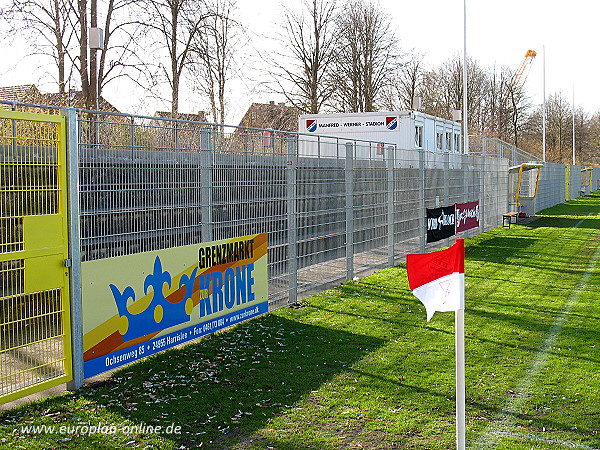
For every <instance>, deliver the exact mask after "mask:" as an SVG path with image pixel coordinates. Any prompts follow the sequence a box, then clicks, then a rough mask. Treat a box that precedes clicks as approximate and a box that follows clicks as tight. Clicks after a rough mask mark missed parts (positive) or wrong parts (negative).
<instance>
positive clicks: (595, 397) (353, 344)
mask: <svg viewBox="0 0 600 450" xmlns="http://www.w3.org/2000/svg"><path fill="white" fill-rule="evenodd" d="M540 216H542V217H541V218H540V219H539V220H536V221H534V222H532V223H530V224H528V225H517V226H513V227H511V228H510V229H508V228H497V229H495V230H492V231H491V232H488V233H485V234H482V235H479V236H477V237H475V238H472V239H468V240H466V268H465V276H466V284H467V288H466V305H467V307H466V311H465V323H466V325H465V332H466V391H467V446H468V447H469V448H473V449H480V448H481V449H484V448H496V449H562V448H582V449H598V448H600V352H599V348H600V303H599V300H600V295H599V292H598V291H599V286H600V264H599V263H598V259H599V258H600V195H599V193H596V194H595V195H593V196H592V197H583V198H579V199H577V200H573V201H570V202H567V203H565V204H562V205H559V206H557V207H555V208H552V209H549V210H546V211H543V212H542V213H541V214H540ZM454 383H455V380H454V314H453V313H436V314H435V316H434V318H433V319H432V320H431V322H426V318H425V311H424V308H423V307H422V305H421V304H420V303H419V301H418V300H417V299H416V298H415V297H413V296H412V294H411V292H410V290H409V289H408V283H407V279H406V271H405V269H404V268H403V267H397V268H392V269H387V270H384V271H381V272H379V273H377V274H375V275H373V276H370V277H368V278H364V279H362V280H360V281H357V282H349V283H346V284H344V285H342V286H339V287H337V288H335V289H331V290H329V291H327V292H324V293H322V294H320V295H317V296H314V297H311V298H310V299H308V300H305V301H303V302H302V303H301V305H299V307H296V308H284V309H281V310H278V311H276V312H274V313H271V314H268V315H266V316H262V317H260V318H257V319H255V320H252V321H250V322H247V323H245V324H242V325H239V326H237V327H235V328H233V329H230V330H227V331H224V332H221V333H218V334H217V335H215V336H213V337H212V338H210V339H203V340H200V341H198V342H196V343H194V344H190V345H187V346H185V347H182V348H179V349H175V350H170V351H166V352H164V353H162V354H159V355H155V356H154V357H151V358H149V359H147V360H144V361H141V362H140V363H137V364H134V365H130V366H127V367H125V368H123V369H122V370H120V371H118V372H116V373H115V374H114V375H113V376H112V377H110V378H108V379H107V380H106V381H103V382H99V383H96V384H92V385H88V386H86V387H84V388H83V389H81V390H80V391H78V392H76V393H71V394H68V395H65V396H60V397H54V398H49V399H46V400H43V401H40V402H38V403H35V404H30V405H26V406H23V407H20V408H18V409H14V410H10V411H5V412H2V413H0V447H2V448H25V449H28V448H76V449H80V448H94V449H97V448H106V449H112V448H117V447H124V446H126V447H131V448H149V449H150V448H151V449H154V448H157V449H158V448H160V449H162V448H164V449H177V448H198V447H201V448H210V449H278V450H292V449H309V448H310V449H451V448H454V440H455V428H454V423H455V417H454V411H455V409H454V408H455V403H454V401H455V399H454ZM42 425H43V426H45V428H38V429H37V430H34V429H33V428H28V427H34V426H35V427H41V426H42ZM52 426H54V427H55V429H54V430H51V429H50V428H48V427H52ZM159 426H160V427H162V428H161V429H156V427H159ZM60 427H63V430H62V431H63V432H62V433H61V432H60V431H61V430H60ZM92 427H95V428H92ZM53 432H54V433H53Z"/></svg>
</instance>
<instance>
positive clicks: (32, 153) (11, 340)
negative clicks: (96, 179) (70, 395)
mask: <svg viewBox="0 0 600 450" xmlns="http://www.w3.org/2000/svg"><path fill="white" fill-rule="evenodd" d="M0 124H1V130H0V131H1V137H0V139H1V141H0V167H1V173H0V197H1V199H0V201H1V203H0V404H1V403H5V402H8V401H11V400H14V399H17V398H19V397H23V396H25V395H29V394H32V393H34V392H37V391H41V390H43V389H47V388H49V387H52V386H55V385H58V384H61V383H65V382H67V381H70V380H71V378H72V374H71V372H72V368H71V367H72V360H71V335H70V333H71V331H70V330H71V326H70V319H69V310H70V306H69V279H68V277H69V273H68V269H67V267H66V266H67V265H68V258H69V256H68V228H67V226H68V216H67V165H66V142H65V141H66V137H65V118H64V117H63V116H59V115H48V114H32V113H22V112H15V111H6V110H0Z"/></svg>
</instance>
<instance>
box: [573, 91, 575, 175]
mask: <svg viewBox="0 0 600 450" xmlns="http://www.w3.org/2000/svg"><path fill="white" fill-rule="evenodd" d="M573 165H575V85H573Z"/></svg>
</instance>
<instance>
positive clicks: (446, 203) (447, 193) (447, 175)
mask: <svg viewBox="0 0 600 450" xmlns="http://www.w3.org/2000/svg"><path fill="white" fill-rule="evenodd" d="M444 206H450V153H449V152H444ZM446 245H447V246H450V238H448V239H446Z"/></svg>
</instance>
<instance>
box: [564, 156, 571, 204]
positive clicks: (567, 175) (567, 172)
mask: <svg viewBox="0 0 600 450" xmlns="http://www.w3.org/2000/svg"><path fill="white" fill-rule="evenodd" d="M565 200H566V201H569V200H571V166H570V165H569V164H567V165H565Z"/></svg>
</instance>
